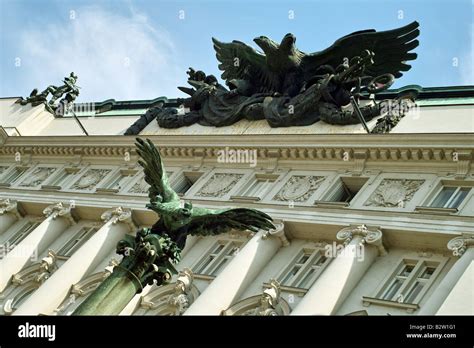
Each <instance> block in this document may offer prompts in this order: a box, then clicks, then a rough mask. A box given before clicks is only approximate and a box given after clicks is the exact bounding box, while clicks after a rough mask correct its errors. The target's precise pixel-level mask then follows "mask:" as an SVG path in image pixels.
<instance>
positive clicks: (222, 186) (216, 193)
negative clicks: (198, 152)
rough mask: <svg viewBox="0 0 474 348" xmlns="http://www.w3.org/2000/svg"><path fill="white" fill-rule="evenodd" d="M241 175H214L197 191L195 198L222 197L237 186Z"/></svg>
mask: <svg viewBox="0 0 474 348" xmlns="http://www.w3.org/2000/svg"><path fill="white" fill-rule="evenodd" d="M243 176H244V175H243V174H226V173H218V174H214V175H213V176H212V177H211V178H210V179H209V181H208V182H206V183H205V184H204V186H203V187H202V188H201V189H200V190H199V192H198V193H197V194H196V196H202V197H223V196H225V195H226V194H227V193H228V192H229V191H230V190H232V188H233V187H234V186H235V184H237V182H238V181H239V180H240V178H242V177H243Z"/></svg>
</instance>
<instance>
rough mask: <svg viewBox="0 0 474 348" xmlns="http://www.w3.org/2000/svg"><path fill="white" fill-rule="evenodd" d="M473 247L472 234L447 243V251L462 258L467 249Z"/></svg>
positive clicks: (473, 237)
mask: <svg viewBox="0 0 474 348" xmlns="http://www.w3.org/2000/svg"><path fill="white" fill-rule="evenodd" d="M472 246H474V234H466V235H462V236H459V237H455V238H453V239H451V240H450V241H449V242H448V249H449V250H451V251H452V252H453V255H454V256H462V255H463V254H464V253H465V252H466V250H467V248H470V247H472Z"/></svg>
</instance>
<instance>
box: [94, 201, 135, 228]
mask: <svg viewBox="0 0 474 348" xmlns="http://www.w3.org/2000/svg"><path fill="white" fill-rule="evenodd" d="M100 218H101V219H102V220H103V221H104V222H106V223H107V222H109V221H112V224H116V223H118V222H123V223H124V224H126V225H127V226H128V228H129V229H130V231H135V230H137V229H138V228H137V226H136V225H135V223H134V222H133V218H132V211H131V210H130V209H124V208H122V207H116V208H113V209H110V210H107V211H105V212H103V213H102V215H101V216H100Z"/></svg>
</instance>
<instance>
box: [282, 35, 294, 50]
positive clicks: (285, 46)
mask: <svg viewBox="0 0 474 348" xmlns="http://www.w3.org/2000/svg"><path fill="white" fill-rule="evenodd" d="M295 43H296V37H295V36H294V35H293V34H292V33H288V34H286V35H285V36H283V39H282V40H281V43H280V50H281V51H284V52H285V53H292V52H293V50H294V49H295Z"/></svg>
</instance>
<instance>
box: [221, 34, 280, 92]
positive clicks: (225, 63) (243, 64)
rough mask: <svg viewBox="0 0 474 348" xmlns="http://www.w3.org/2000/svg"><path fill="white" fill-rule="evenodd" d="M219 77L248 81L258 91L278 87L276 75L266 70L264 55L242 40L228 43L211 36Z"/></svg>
mask: <svg viewBox="0 0 474 348" xmlns="http://www.w3.org/2000/svg"><path fill="white" fill-rule="evenodd" d="M212 42H213V43H214V49H215V51H216V57H217V60H218V61H219V62H220V64H219V70H221V71H223V73H222V75H221V77H222V79H223V80H225V81H226V82H229V81H230V80H233V79H238V80H245V81H249V82H250V83H251V84H252V85H253V86H254V87H255V88H257V90H258V92H261V93H265V92H271V91H274V90H276V89H277V88H278V83H279V81H278V78H277V76H276V75H275V74H274V73H272V72H271V71H269V70H268V67H267V62H266V57H265V55H264V54H262V53H260V52H257V51H256V50H254V49H253V48H252V47H250V46H248V45H246V44H244V43H243V42H240V41H237V40H234V41H232V42H230V43H224V42H220V41H219V40H217V39H215V38H212Z"/></svg>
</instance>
